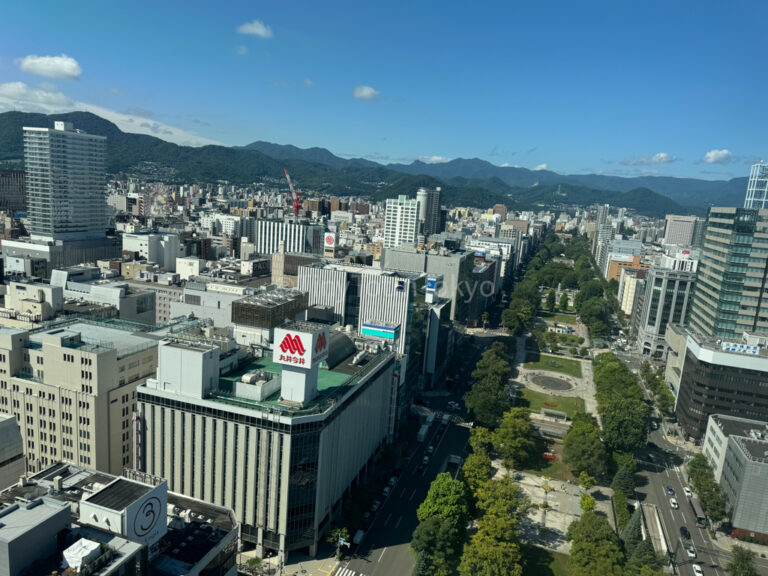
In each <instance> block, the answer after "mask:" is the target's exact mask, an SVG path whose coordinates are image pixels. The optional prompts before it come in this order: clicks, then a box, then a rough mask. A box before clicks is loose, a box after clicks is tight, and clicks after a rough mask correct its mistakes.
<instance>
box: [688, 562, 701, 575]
mask: <svg viewBox="0 0 768 576" xmlns="http://www.w3.org/2000/svg"><path fill="white" fill-rule="evenodd" d="M691 567H692V568H693V573H694V574H696V576H704V570H702V569H701V566H699V565H698V564H691Z"/></svg>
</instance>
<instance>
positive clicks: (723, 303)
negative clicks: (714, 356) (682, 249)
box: [689, 207, 768, 339]
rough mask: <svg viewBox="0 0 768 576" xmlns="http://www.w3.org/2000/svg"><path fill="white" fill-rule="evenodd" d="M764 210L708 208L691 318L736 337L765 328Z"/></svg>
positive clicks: (706, 329) (703, 329)
mask: <svg viewBox="0 0 768 576" xmlns="http://www.w3.org/2000/svg"><path fill="white" fill-rule="evenodd" d="M767 281H768V210H753V209H746V208H714V207H713V208H710V209H709V215H708V217H707V229H706V233H705V237H704V246H703V248H702V253H701V262H700V264H699V269H698V277H697V281H696V290H695V292H694V297H693V302H692V304H691V313H690V317H689V324H690V328H691V330H693V331H694V332H697V333H700V334H703V335H706V336H713V337H716V338H726V339H727V338H738V337H740V336H741V334H742V333H743V332H745V331H749V332H756V333H760V334H768V285H767Z"/></svg>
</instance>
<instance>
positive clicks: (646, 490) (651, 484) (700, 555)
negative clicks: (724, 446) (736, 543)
mask: <svg viewBox="0 0 768 576" xmlns="http://www.w3.org/2000/svg"><path fill="white" fill-rule="evenodd" d="M684 457H685V453H684V452H683V451H682V450H680V449H679V448H678V447H677V446H674V445H673V444H670V443H669V442H667V441H666V439H665V438H664V435H663V433H662V431H661V430H654V431H653V432H652V433H651V434H650V444H649V446H648V447H647V448H645V449H643V450H641V452H640V454H639V455H638V461H637V476H639V477H640V479H639V482H637V484H638V486H637V493H638V498H639V499H640V501H641V502H642V503H644V504H648V503H650V504H655V505H656V506H657V507H658V510H659V513H660V515H661V522H662V527H663V529H664V535H665V538H666V542H667V546H668V547H669V549H670V550H671V551H673V552H675V551H676V555H675V563H676V564H677V569H678V573H679V574H684V575H689V574H693V573H694V572H693V568H692V567H691V566H692V564H694V563H695V564H699V565H700V566H701V567H702V569H703V570H704V574H715V575H717V576H726V574H727V573H726V571H725V569H724V566H726V565H727V564H728V562H729V561H730V554H729V553H728V552H726V551H724V550H722V549H720V548H718V547H717V546H715V545H714V544H713V543H712V541H711V539H710V537H709V534H708V533H707V531H706V529H703V528H700V527H698V526H697V525H696V520H695V518H694V515H693V512H692V510H691V507H690V503H689V501H688V498H687V497H686V496H685V493H684V492H683V487H685V486H688V483H687V482H686V479H685V476H684V474H683V472H682V471H681V466H682V465H683V463H684ZM667 486H670V487H671V488H672V489H673V490H674V491H675V495H674V498H675V499H676V500H677V502H678V504H679V509H677V510H673V509H672V507H671V505H670V501H669V499H670V498H671V496H670V495H669V494H667V492H666V487H667ZM681 528H685V529H687V530H688V532H689V533H690V537H691V540H690V541H688V540H687V539H685V538H683V537H682V534H683V533H684V532H685V530H683V531H681ZM689 542H693V545H694V547H695V549H696V558H689V557H688V554H687V552H686V550H685V547H686V546H687V545H688V544H689ZM684 545H685V546H684ZM755 565H756V567H757V569H758V571H759V573H760V574H765V575H768V560H766V559H765V558H760V557H756V558H755Z"/></svg>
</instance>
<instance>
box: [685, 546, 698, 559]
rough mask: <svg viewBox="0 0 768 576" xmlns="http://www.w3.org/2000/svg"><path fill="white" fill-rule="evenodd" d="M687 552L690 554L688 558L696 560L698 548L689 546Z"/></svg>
mask: <svg viewBox="0 0 768 576" xmlns="http://www.w3.org/2000/svg"><path fill="white" fill-rule="evenodd" d="M685 551H686V552H687V553H688V558H696V548H694V547H693V546H688V547H687V548H686V549H685Z"/></svg>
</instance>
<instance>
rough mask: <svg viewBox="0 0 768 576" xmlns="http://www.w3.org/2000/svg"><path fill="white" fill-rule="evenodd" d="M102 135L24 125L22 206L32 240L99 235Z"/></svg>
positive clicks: (102, 232)
mask: <svg viewBox="0 0 768 576" xmlns="http://www.w3.org/2000/svg"><path fill="white" fill-rule="evenodd" d="M106 150H107V139H106V137H104V136H94V135H92V134H86V133H85V132H81V131H80V130H75V129H74V128H73V126H72V123H70V122H55V123H54V128H30V127H26V126H25V127H24V165H25V168H26V172H27V206H28V212H27V214H28V217H29V228H30V232H31V235H32V239H33V240H44V241H48V242H53V241H55V240H87V239H97V238H104V237H105V236H106V228H107V199H106V193H105V190H106V181H105V160H106Z"/></svg>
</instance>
